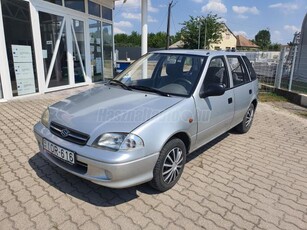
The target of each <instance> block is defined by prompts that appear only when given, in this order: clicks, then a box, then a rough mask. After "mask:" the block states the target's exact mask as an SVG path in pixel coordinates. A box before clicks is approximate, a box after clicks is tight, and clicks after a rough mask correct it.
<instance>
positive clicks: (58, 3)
mask: <svg viewBox="0 0 307 230" xmlns="http://www.w3.org/2000/svg"><path fill="white" fill-rule="evenodd" d="M44 1H46V2H51V3H54V4H57V5H62V0H44Z"/></svg>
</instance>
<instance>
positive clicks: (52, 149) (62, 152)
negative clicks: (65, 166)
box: [43, 139, 75, 164]
mask: <svg viewBox="0 0 307 230" xmlns="http://www.w3.org/2000/svg"><path fill="white" fill-rule="evenodd" d="M43 146H44V149H45V150H46V151H48V152H49V153H51V154H52V155H54V156H55V157H57V158H60V159H61V160H63V161H65V162H67V163H69V164H75V153H74V152H72V151H69V150H67V149H64V148H62V147H61V146H58V145H56V144H54V143H52V142H50V141H48V140H46V139H44V140H43Z"/></svg>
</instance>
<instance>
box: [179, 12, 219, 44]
mask: <svg viewBox="0 0 307 230" xmlns="http://www.w3.org/2000/svg"><path fill="white" fill-rule="evenodd" d="M220 19H221V18H220V17H218V16H217V14H211V13H209V14H208V15H207V17H204V16H199V17H193V16H190V20H189V21H185V22H183V23H182V25H183V27H182V29H181V31H180V33H181V38H182V41H183V42H184V48H188V49H197V48H198V45H199V47H200V48H204V45H205V47H209V45H210V44H211V43H218V42H219V41H220V40H221V39H222V33H223V32H224V30H225V26H224V24H223V23H222V22H220ZM199 32H200V44H198V40H199ZM205 39H206V44H205Z"/></svg>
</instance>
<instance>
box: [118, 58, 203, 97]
mask: <svg viewBox="0 0 307 230" xmlns="http://www.w3.org/2000/svg"><path fill="white" fill-rule="evenodd" d="M206 59H207V57H205V56H204V57H203V56H195V55H187V54H159V53H153V54H147V55H145V56H144V57H142V58H141V59H139V60H138V61H136V62H135V63H133V64H132V65H131V66H130V67H129V68H128V69H126V70H125V71H123V72H122V73H121V74H120V75H119V76H117V77H116V78H115V80H117V81H120V82H122V83H124V84H125V85H126V86H129V87H130V88H131V89H137V90H143V91H151V92H154V93H157V92H160V94H162V93H164V94H166V95H178V96H190V95H191V94H192V93H193V91H194V89H195V87H196V85H197V83H198V80H199V77H200V73H201V71H202V69H203V66H204V64H205V60H206Z"/></svg>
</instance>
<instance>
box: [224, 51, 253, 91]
mask: <svg viewBox="0 0 307 230" xmlns="http://www.w3.org/2000/svg"><path fill="white" fill-rule="evenodd" d="M227 60H228V63H229V66H230V70H231V75H232V79H233V86H234V87H236V86H238V85H242V84H244V83H248V82H250V78H249V75H248V72H247V69H246V67H245V65H244V62H243V60H242V59H241V57H240V56H227Z"/></svg>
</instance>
